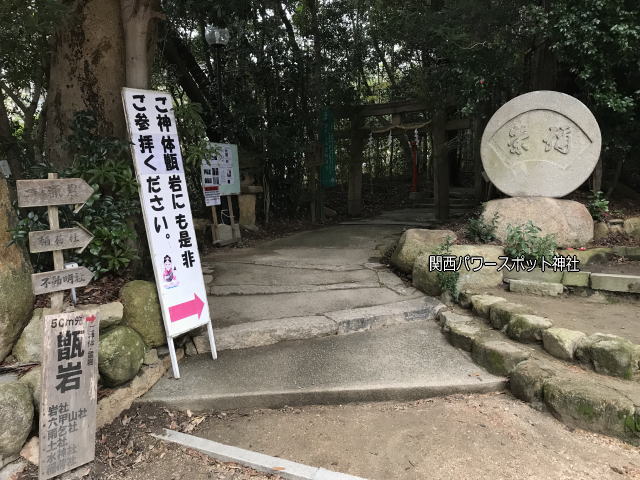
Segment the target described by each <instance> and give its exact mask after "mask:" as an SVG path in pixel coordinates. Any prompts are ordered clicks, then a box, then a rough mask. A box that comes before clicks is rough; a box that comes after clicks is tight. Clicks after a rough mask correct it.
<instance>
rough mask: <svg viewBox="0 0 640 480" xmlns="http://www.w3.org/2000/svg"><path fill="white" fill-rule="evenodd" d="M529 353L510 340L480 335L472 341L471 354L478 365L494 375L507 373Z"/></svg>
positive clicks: (505, 374)
mask: <svg viewBox="0 0 640 480" xmlns="http://www.w3.org/2000/svg"><path fill="white" fill-rule="evenodd" d="M530 355H531V353H530V352H529V351H527V350H525V349H524V348H521V347H519V346H518V345H515V344H513V343H511V342H508V341H504V340H497V339H494V338H491V337H487V338H484V337H480V338H479V339H476V340H475V341H474V342H473V347H472V349H471V356H472V358H473V360H474V361H475V362H476V363H477V364H478V365H480V366H482V367H484V368H486V369H487V370H488V371H489V372H490V373H493V374H494V375H503V376H507V375H509V374H510V373H511V372H512V371H513V369H514V368H515V367H516V365H518V364H519V363H520V362H523V361H525V360H526V359H528V358H529V357H530Z"/></svg>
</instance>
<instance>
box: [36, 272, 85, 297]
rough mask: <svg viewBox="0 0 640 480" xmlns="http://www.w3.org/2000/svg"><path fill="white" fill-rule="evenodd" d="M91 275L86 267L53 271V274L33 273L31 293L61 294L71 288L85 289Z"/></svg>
mask: <svg viewBox="0 0 640 480" xmlns="http://www.w3.org/2000/svg"><path fill="white" fill-rule="evenodd" d="M92 278H93V273H91V270H89V269H88V268H86V267H79V268H69V269H66V270H54V271H53V272H42V273H34V274H33V275H31V285H32V286H33V293H35V294H36V295H42V294H44V293H53V292H61V291H63V290H69V289H71V288H78V287H86V286H87V285H89V283H90V282H91V279H92Z"/></svg>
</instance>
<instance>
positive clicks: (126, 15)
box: [121, 0, 161, 88]
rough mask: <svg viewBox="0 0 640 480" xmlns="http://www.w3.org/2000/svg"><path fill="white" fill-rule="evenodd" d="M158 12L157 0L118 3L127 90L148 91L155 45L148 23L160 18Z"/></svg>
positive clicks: (151, 28)
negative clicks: (128, 88)
mask: <svg viewBox="0 0 640 480" xmlns="http://www.w3.org/2000/svg"><path fill="white" fill-rule="evenodd" d="M158 9H159V2H158V0H121V15H122V26H123V29H124V42H125V52H126V57H125V65H126V68H125V70H126V82H127V83H126V84H127V87H131V88H149V83H150V79H151V64H152V52H153V51H154V43H155V42H153V41H152V38H154V37H155V35H152V33H155V28H153V25H152V22H151V21H152V20H153V19H154V18H160V16H161V15H160V13H159V11H158Z"/></svg>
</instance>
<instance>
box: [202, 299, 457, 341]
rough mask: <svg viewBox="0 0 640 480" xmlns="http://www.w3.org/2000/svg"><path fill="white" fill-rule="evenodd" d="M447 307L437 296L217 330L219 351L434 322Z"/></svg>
mask: <svg viewBox="0 0 640 480" xmlns="http://www.w3.org/2000/svg"><path fill="white" fill-rule="evenodd" d="M442 308H444V305H443V304H442V303H441V302H440V301H439V300H437V299H435V298H433V297H426V296H423V297H421V298H417V299H414V300H407V301H403V302H395V303H390V304H386V305H377V306H374V307H363V308H353V309H346V310H337V311H334V312H328V313H326V314H323V315H313V316H304V317H287V318H278V319H272V320H262V321H258V322H246V323H241V324H237V325H231V326H229V327H223V328H214V335H215V338H216V347H217V350H218V351H222V350H238V349H243V348H253V347H261V346H265V345H271V344H274V343H277V342H282V341H286V340H302V339H305V338H315V337H324V336H328V335H339V334H347V333H353V332H358V331H362V330H371V329H375V328H381V327H386V326H389V325H398V324H401V323H406V322H412V321H417V320H425V321H433V320H434V319H435V318H436V316H437V315H438V312H439V311H440V310H441V309H442ZM193 342H194V344H195V347H196V350H197V352H198V353H207V352H209V351H210V347H209V340H208V338H207V336H206V334H203V335H199V336H196V337H194V338H193Z"/></svg>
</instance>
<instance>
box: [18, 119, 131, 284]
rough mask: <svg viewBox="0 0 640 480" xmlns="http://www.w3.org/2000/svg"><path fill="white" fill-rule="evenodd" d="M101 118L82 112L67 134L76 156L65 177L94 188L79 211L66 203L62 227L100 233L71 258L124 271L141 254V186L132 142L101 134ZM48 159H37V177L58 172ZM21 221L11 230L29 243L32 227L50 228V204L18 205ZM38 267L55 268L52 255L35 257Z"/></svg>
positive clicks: (102, 269)
mask: <svg viewBox="0 0 640 480" xmlns="http://www.w3.org/2000/svg"><path fill="white" fill-rule="evenodd" d="M96 129H97V121H96V118H95V116H94V115H93V114H92V113H91V112H79V113H77V114H76V115H75V117H74V122H73V133H72V134H71V135H70V136H69V138H68V139H67V141H68V143H69V146H70V147H71V150H72V151H73V152H74V158H73V162H72V165H71V167H69V168H67V169H65V170H63V171H60V172H58V174H59V176H60V178H78V177H79V178H83V179H84V180H86V181H87V183H89V184H90V185H91V186H92V187H93V188H94V194H93V195H92V196H91V198H90V199H89V200H88V201H87V203H86V204H85V206H84V207H83V208H82V210H80V212H79V213H77V214H74V213H73V211H72V208H71V207H69V206H63V207H60V209H59V215H60V227H61V228H70V227H74V226H75V222H78V223H81V224H82V225H83V226H84V227H85V228H87V230H89V231H90V232H91V233H93V235H94V239H93V241H92V242H91V243H90V244H89V246H88V247H87V248H86V249H85V250H84V252H82V253H81V254H77V253H75V252H74V251H72V250H69V251H67V254H66V259H67V260H69V261H75V262H78V263H79V264H80V265H84V266H86V267H87V268H89V269H90V270H91V271H93V273H94V274H95V275H96V277H99V276H101V275H103V274H105V273H122V272H123V270H125V269H126V267H128V266H129V264H130V263H131V262H132V261H133V260H135V259H137V258H138V256H137V252H136V249H135V248H134V241H135V239H136V237H137V235H136V232H135V229H134V226H133V222H132V221H131V218H132V217H134V216H139V215H140V202H139V200H138V187H137V184H136V180H135V176H134V174H133V164H132V162H131V158H130V154H129V144H128V143H127V142H123V141H121V140H118V139H115V138H109V137H102V136H100V135H98V134H96ZM53 171H55V169H53V168H52V167H51V166H50V165H48V164H46V163H42V164H37V165H33V166H32V167H31V168H30V170H29V171H28V175H29V176H31V177H32V178H46V174H47V172H53ZM17 213H18V222H17V225H16V227H15V228H14V229H13V230H12V231H11V233H12V241H13V242H19V243H23V242H24V241H25V239H26V238H27V237H28V236H29V232H30V231H36V230H46V229H48V228H49V225H48V221H46V210H45V211H44V212H43V211H42V209H41V210H25V209H21V210H18V211H17ZM31 261H32V264H33V266H34V268H35V270H37V271H42V270H51V269H52V255H51V254H49V253H46V254H36V255H32V257H31Z"/></svg>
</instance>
